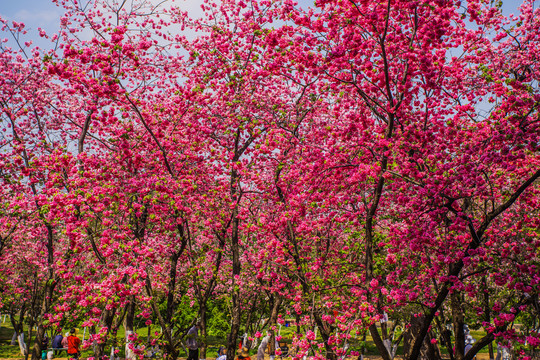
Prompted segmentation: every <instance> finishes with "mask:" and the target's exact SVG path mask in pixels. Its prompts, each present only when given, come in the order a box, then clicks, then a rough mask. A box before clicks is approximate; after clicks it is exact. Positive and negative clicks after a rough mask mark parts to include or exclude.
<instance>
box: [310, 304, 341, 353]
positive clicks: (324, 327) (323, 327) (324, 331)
mask: <svg viewBox="0 0 540 360" xmlns="http://www.w3.org/2000/svg"><path fill="white" fill-rule="evenodd" d="M313 317H314V319H315V323H317V327H318V328H319V330H320V331H321V337H322V339H323V342H324V349H325V350H326V359H328V360H337V355H336V353H335V352H334V349H333V348H332V345H330V344H328V340H329V339H330V335H331V334H332V331H333V328H332V327H331V326H330V325H329V324H327V323H324V322H323V320H322V318H321V316H320V314H318V313H317V312H315V313H314V314H313Z"/></svg>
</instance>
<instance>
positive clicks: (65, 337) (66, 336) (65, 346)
mask: <svg viewBox="0 0 540 360" xmlns="http://www.w3.org/2000/svg"><path fill="white" fill-rule="evenodd" d="M68 337H69V332H67V333H66V334H65V335H64V337H63V338H62V347H63V348H64V349H67V347H68Z"/></svg>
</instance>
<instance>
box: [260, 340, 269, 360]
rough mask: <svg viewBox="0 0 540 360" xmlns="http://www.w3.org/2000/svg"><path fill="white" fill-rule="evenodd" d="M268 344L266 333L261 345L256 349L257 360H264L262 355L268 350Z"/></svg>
mask: <svg viewBox="0 0 540 360" xmlns="http://www.w3.org/2000/svg"><path fill="white" fill-rule="evenodd" d="M269 342H270V334H269V333H266V336H265V337H263V338H262V340H261V344H260V345H259V348H258V349H257V360H264V353H265V352H266V350H267V349H268V343H269Z"/></svg>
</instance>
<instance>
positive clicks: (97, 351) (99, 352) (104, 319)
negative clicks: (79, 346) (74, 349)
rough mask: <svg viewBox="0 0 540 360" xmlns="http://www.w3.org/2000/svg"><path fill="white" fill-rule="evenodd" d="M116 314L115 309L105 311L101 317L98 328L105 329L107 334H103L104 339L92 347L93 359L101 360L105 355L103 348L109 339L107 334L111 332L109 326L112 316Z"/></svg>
mask: <svg viewBox="0 0 540 360" xmlns="http://www.w3.org/2000/svg"><path fill="white" fill-rule="evenodd" d="M115 313H116V309H115V308H113V309H110V310H107V309H105V310H104V311H103V313H102V315H101V321H100V324H99V326H100V328H104V327H106V328H107V333H106V334H105V338H104V339H102V341H100V342H99V343H97V344H95V346H94V357H95V358H96V359H103V357H104V356H105V355H106V354H105V346H106V345H107V340H108V338H109V334H110V331H111V325H112V323H113V319H114V315H115Z"/></svg>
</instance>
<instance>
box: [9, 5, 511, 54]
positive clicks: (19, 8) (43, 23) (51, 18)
mask: <svg viewBox="0 0 540 360" xmlns="http://www.w3.org/2000/svg"><path fill="white" fill-rule="evenodd" d="M153 1H159V0H153ZM297 1H298V2H299V3H300V4H301V5H304V6H306V5H311V4H313V2H314V0H297ZM174 3H175V4H177V5H179V6H181V7H182V8H184V9H186V10H188V11H190V12H191V13H194V14H195V13H199V14H200V4H201V3H202V0H175V2H174ZM519 4H521V1H520V0H505V1H504V2H503V13H504V14H505V15H509V14H510V13H517V7H518V6H519ZM62 14H63V9H62V8H59V7H57V6H56V5H54V4H53V3H52V2H51V1H50V0H0V16H2V17H3V18H5V19H9V20H15V21H19V22H23V23H25V24H26V28H27V29H28V30H29V31H30V34H29V38H31V39H34V41H37V42H38V44H39V42H40V41H39V37H38V36H37V32H36V31H37V28H38V27H41V28H43V29H45V30H46V31H47V32H54V31H55V30H57V28H58V23H59V19H60V17H61V16H62ZM41 45H42V44H41Z"/></svg>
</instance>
